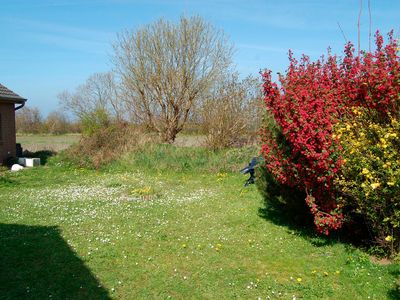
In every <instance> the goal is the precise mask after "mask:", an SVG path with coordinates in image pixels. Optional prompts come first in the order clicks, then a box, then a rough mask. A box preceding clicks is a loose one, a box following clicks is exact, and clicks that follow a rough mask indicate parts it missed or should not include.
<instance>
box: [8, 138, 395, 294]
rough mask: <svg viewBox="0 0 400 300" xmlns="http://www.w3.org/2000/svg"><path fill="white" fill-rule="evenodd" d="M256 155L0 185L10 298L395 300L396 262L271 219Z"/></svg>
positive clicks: (126, 162) (141, 157) (155, 157)
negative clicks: (250, 165)
mask: <svg viewBox="0 0 400 300" xmlns="http://www.w3.org/2000/svg"><path fill="white" fill-rule="evenodd" d="M254 151H255V150H254V149H247V150H245V151H244V152H241V151H237V150H236V151H233V150H231V151H227V152H219V153H214V152H207V151H206V150H202V149H199V148H176V147H174V146H170V145H163V146H157V147H151V148H148V149H147V151H146V152H144V151H143V152H139V153H137V154H136V155H133V154H131V155H126V156H125V157H124V158H123V159H122V160H121V161H119V162H116V163H114V164H112V165H110V166H108V167H107V168H104V169H102V170H98V171H94V170H87V169H76V168H73V167H71V166H68V165H67V164H65V163H64V162H63V161H62V160H60V159H57V157H56V158H55V159H53V160H52V161H51V162H50V165H47V166H44V167H39V168H35V169H29V170H24V171H22V172H18V173H13V174H7V179H6V180H4V181H0V223H1V225H0V251H1V253H2V255H1V258H0V270H1V273H0V295H2V296H1V298H2V299H20V298H31V299H44V298H49V297H51V298H52V299H66V298H68V299H111V298H112V299H232V298H244V299H258V298H261V299H268V297H269V298H271V299H275V298H281V299H294V298H296V299H301V298H303V299H368V298H370V299H399V292H398V290H396V286H395V282H396V280H397V279H398V277H399V274H400V266H399V265H398V264H391V265H386V266H383V265H377V264H375V263H373V262H371V260H370V258H369V256H368V255H367V254H366V253H364V252H362V251H360V250H357V249H355V248H353V247H351V246H349V245H347V244H345V243H341V242H340V241H339V240H338V239H332V240H331V239H327V238H324V237H320V236H317V235H315V234H314V233H313V232H312V231H311V230H309V229H306V228H293V227H292V226H290V225H289V224H285V223H284V222H278V221H277V220H276V219H274V218H270V217H269V216H268V214H265V210H264V207H263V199H262V197H261V196H260V194H259V193H258V192H257V190H256V188H255V186H251V187H249V188H246V189H243V187H242V186H243V183H244V182H245V179H246V178H245V177H244V176H241V175H240V174H238V172H236V171H235V172H233V171H234V170H236V169H237V168H239V167H240V166H242V165H243V164H244V162H245V161H246V160H247V159H248V158H249V157H251V155H252V154H254Z"/></svg>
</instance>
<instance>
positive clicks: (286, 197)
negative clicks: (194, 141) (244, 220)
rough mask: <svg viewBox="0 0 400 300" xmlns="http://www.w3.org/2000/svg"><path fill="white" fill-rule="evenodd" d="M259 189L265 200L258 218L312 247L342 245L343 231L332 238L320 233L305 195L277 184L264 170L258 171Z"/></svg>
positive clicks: (261, 168)
mask: <svg viewBox="0 0 400 300" xmlns="http://www.w3.org/2000/svg"><path fill="white" fill-rule="evenodd" d="M256 176H257V178H256V186H257V189H258V191H259V192H260V193H261V195H262V197H263V199H264V207H262V208H259V210H258V215H259V216H260V217H261V218H263V219H265V220H267V221H270V222H272V223H274V224H276V225H279V226H282V227H286V228H287V230H288V231H289V232H291V233H296V234H297V235H299V236H301V237H302V238H304V239H305V240H307V241H308V242H310V243H311V244H312V245H314V246H316V247H323V246H328V245H333V244H336V243H339V242H341V238H342V237H341V235H340V232H333V233H331V234H330V235H329V236H324V235H320V234H317V233H316V232H315V226H314V223H313V217H312V215H311V213H310V212H309V209H308V207H307V205H306V203H305V201H304V199H305V198H306V194H305V193H304V192H302V191H299V190H296V189H294V188H291V187H289V186H285V185H282V184H280V183H278V182H277V181H276V180H275V179H274V177H273V176H272V174H270V173H269V172H267V171H266V169H265V167H259V168H257V169H256Z"/></svg>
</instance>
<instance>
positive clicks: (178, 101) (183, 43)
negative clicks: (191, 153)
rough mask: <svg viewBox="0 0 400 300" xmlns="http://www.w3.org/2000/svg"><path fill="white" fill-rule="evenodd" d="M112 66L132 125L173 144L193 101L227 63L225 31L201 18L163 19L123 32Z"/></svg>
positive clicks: (220, 72)
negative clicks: (146, 128)
mask: <svg viewBox="0 0 400 300" xmlns="http://www.w3.org/2000/svg"><path fill="white" fill-rule="evenodd" d="M114 53H115V54H114V57H113V62H114V65H115V70H116V72H117V74H118V75H119V76H120V78H121V84H122V86H123V88H124V91H125V99H126V103H127V104H128V106H129V109H130V111H131V113H132V114H133V116H134V118H135V122H138V123H143V124H146V125H147V126H148V127H150V128H151V129H152V130H155V131H157V132H158V133H159V134H160V135H161V137H162V139H163V140H164V141H166V142H169V143H172V142H173V141H174V140H175V137H176V135H177V134H178V133H179V132H180V131H181V130H182V129H183V127H184V125H185V123H186V121H187V120H188V118H189V115H190V112H191V109H192V107H193V105H194V104H195V102H196V101H198V99H199V98H201V97H202V96H203V95H204V93H206V92H207V91H208V90H209V89H210V87H212V85H213V84H214V83H215V82H216V81H217V79H218V78H219V77H220V75H221V74H222V73H223V72H225V70H226V68H227V67H228V66H229V65H230V63H231V57H232V46H231V45H230V44H228V42H227V39H226V37H225V35H224V34H223V32H221V31H218V30H216V29H215V28H214V27H213V26H211V25H210V24H209V23H207V22H205V21H204V20H203V19H202V18H200V17H191V18H186V17H181V19H180V22H179V23H178V24H173V23H170V22H168V21H164V20H163V19H160V20H158V21H157V22H155V23H153V24H151V25H148V26H145V27H144V28H142V29H139V30H137V31H125V32H123V33H122V34H120V35H119V36H118V39H117V42H116V43H115V44H114Z"/></svg>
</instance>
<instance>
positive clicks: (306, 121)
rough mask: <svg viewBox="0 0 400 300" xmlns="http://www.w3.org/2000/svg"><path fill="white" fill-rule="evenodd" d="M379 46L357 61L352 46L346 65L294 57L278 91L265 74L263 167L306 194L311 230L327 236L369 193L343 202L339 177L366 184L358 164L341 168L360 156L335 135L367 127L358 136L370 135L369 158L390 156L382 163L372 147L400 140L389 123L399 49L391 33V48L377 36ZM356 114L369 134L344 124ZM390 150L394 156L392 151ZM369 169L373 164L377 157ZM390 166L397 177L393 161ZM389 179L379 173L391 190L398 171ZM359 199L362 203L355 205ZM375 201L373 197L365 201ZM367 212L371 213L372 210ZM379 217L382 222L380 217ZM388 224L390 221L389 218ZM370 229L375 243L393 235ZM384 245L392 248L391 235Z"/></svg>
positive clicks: (398, 104) (399, 104)
mask: <svg viewBox="0 0 400 300" xmlns="http://www.w3.org/2000/svg"><path fill="white" fill-rule="evenodd" d="M376 46H377V48H376V51H375V52H374V53H363V54H362V55H359V56H355V55H354V47H353V46H352V45H351V44H350V43H349V44H347V45H346V47H345V56H344V58H343V59H338V58H337V57H336V56H332V55H331V54H329V55H328V57H327V58H326V59H324V58H321V59H320V60H317V61H316V62H311V61H310V59H309V58H308V57H307V56H303V57H302V58H301V60H300V61H297V60H296V59H295V58H294V57H293V55H292V53H291V52H290V53H289V61H290V64H289V68H288V70H287V72H286V74H285V75H280V76H279V82H280V85H279V86H278V84H277V83H275V82H273V81H272V78H271V71H268V70H266V71H265V72H264V73H263V79H264V85H263V87H264V94H265V103H266V106H267V109H268V113H269V116H270V118H269V119H268V118H267V120H266V122H265V123H266V125H265V129H264V130H263V146H262V153H263V155H264V157H265V160H266V168H267V170H268V172H270V173H271V174H272V175H273V177H274V178H275V180H276V181H277V182H279V183H280V184H282V185H287V186H289V187H294V188H296V189H299V190H302V191H304V192H305V193H306V195H307V196H306V199H305V201H306V203H307V205H308V207H309V209H310V211H311V213H312V214H313V215H314V223H315V225H316V227H317V229H318V231H319V232H322V233H325V234H329V231H330V230H334V229H338V228H340V227H341V226H342V225H343V222H344V221H345V216H344V214H343V213H342V209H343V206H346V207H345V208H344V209H345V210H346V211H347V212H349V211H352V209H351V208H355V207H358V208H360V205H361V202H363V199H364V198H365V196H366V192H367V190H365V189H364V188H363V187H362V188H360V189H361V190H358V191H359V192H360V193H361V195H356V194H354V195H353V196H352V197H348V198H347V199H346V201H344V200H343V198H344V197H343V195H344V194H345V191H344V190H343V189H346V187H345V185H340V184H337V178H342V180H343V181H347V182H348V183H349V184H350V182H352V181H353V182H358V180H361V179H359V177H358V176H359V174H358V173H357V172H358V171H359V170H358V169H357V168H360V166H361V165H360V164H361V162H360V163H359V164H358V166H357V167H356V166H353V167H350V169H349V168H348V167H347V166H348V165H349V164H347V163H346V164H345V165H343V162H344V159H347V160H349V159H350V160H353V159H354V160H356V161H357V159H360V158H361V156H362V154H359V153H355V148H354V145H353V144H352V142H351V140H348V139H351V137H350V136H347V137H346V139H344V140H341V139H340V138H338V136H337V133H338V132H336V133H335V130H339V131H340V130H343V128H346V130H347V129H348V127H349V128H350V129H351V126H356V128H360V127H362V129H361V131H360V133H361V132H363V133H364V134H365V135H366V136H368V138H367V139H366V140H365V143H364V146H365V147H367V149H368V151H370V152H368V153H365V155H366V157H368V155H373V154H374V155H376V156H377V157H379V159H380V160H381V161H385V160H386V158H384V156H385V155H386V154H385V151H383V152H382V153H380V154H379V155H380V156H379V155H378V154H377V150H374V149H375V148H376V147H378V146H377V145H376V144H374V142H377V141H378V142H379V143H381V145H384V146H386V147H388V146H389V144H388V143H389V141H387V144H382V143H383V142H382V141H381V140H380V138H384V139H385V136H386V135H387V134H389V136H388V137H391V136H392V137H393V135H391V134H398V133H395V131H396V130H398V129H396V128H397V127H396V128H395V127H393V126H394V125H393V123H392V122H393V119H394V120H395V121H397V120H398V118H399V108H400V101H399V95H400V84H399V83H400V67H399V57H398V56H397V52H396V51H397V44H396V41H395V40H394V39H393V38H392V33H390V34H389V42H388V44H387V45H386V46H385V47H383V38H382V36H381V35H380V34H379V32H377V34H376ZM352 109H356V110H355V111H358V110H357V109H360V111H362V110H365V111H367V112H368V117H367V118H369V120H370V121H371V122H372V123H371V124H372V127H371V128H370V127H369V125H370V124H366V123H365V122H364V123H363V122H361V120H359V121H357V120H356V121H355V125H354V124H353V125H350V124H346V123H345V122H349V121H351V118H352V117H354V113H353V112H352ZM374 124H375V125H374ZM343 126H344V127H343ZM374 126H376V127H374ZM390 126H392V127H390ZM354 130H355V128H354ZM379 134H383V136H379ZM374 137H375V138H374ZM378 137H379V138H378ZM376 138H378V140H376ZM353 142H354V141H353ZM391 143H392V144H391V146H392V145H393V146H394V144H393V141H392V140H391ZM346 147H347V148H346ZM374 147H375V148H374ZM382 147H383V146H382ZM342 148H344V149H342ZM346 149H347V150H346ZM352 150H353V151H352ZM346 151H348V152H346ZM388 151H389V149H386V152H387V153H388ZM393 151H397V150H396V149H395V148H393ZM393 153H395V152H393ZM357 157H358V158H357ZM369 163H373V159H372V157H371V159H370V160H369ZM391 163H392V165H391V166H393V167H394V168H396V170H397V168H398V167H397V166H395V164H394V162H391ZM386 166H387V164H386ZM379 167H380V165H379V164H376V165H374V168H371V170H372V169H374V170H376V171H378V170H379ZM382 167H383V164H382ZM351 168H355V169H354V170H353V169H351ZM363 168H364V167H363ZM342 170H343V171H342ZM371 170H369V171H371ZM379 172H380V171H379ZM385 172H386V171H385ZM391 172H392V173H390V174H389V173H388V174H386V173H385V174H386V175H383V174H382V176H383V177H382V180H386V181H385V182H390V183H392V181H388V180H391V179H390V178H387V176H389V175H390V176H394V175H393V172H397V171H394V169H393V170H392V171H391ZM383 173H384V172H383ZM340 176H341V177H340ZM360 184H361V182H360ZM365 184H366V183H365ZM371 184H372V185H371ZM379 187H380V186H379V185H377V184H374V183H370V185H369V187H368V188H373V189H374V190H376V191H378V190H379V189H378V188H379ZM386 188H387V189H388V191H387V193H388V195H393V194H396V193H397V192H396V190H395V188H394V186H391V185H387V187H386ZM376 191H375V192H376ZM354 193H357V191H354ZM385 193H386V192H385ZM370 195H372V194H368V195H367V197H369V196H370ZM360 196H363V197H364V198H361V199H360V198H357V200H355V198H356V197H360ZM389 198H390V197H389ZM350 199H351V200H350ZM393 199H394V200H393V201H394V202H395V203H397V204H396V205H394V206H393V211H392V212H390V214H391V215H393V216H395V215H396V216H397V214H398V210H399V209H398V207H397V206H398V197H397V198H393ZM372 200H373V199H372V198H371V199H370V200H368V201H372ZM387 200H388V198H387V199H386V200H383V199H380V201H381V204H382V203H383V202H385V204H384V206H385V207H386V205H388V204H389V203H386V201H387ZM382 201H383V202H382ZM364 202H365V201H364ZM366 205H367V202H365V203H363V207H364V208H365V206H366ZM382 205H383V204H382ZM378 206H379V205H377V207H371V208H370V209H371V211H373V210H379V207H378ZM362 213H363V214H366V213H367V211H366V210H364V211H363V212H362ZM374 214H375V216H378V215H379V216H380V214H381V213H380V212H374ZM346 217H350V215H346ZM364 217H366V216H364ZM378 219H379V218H378ZM378 219H377V220H378ZM384 219H385V220H387V221H386V222H388V221H389V220H391V217H389V219H386V217H385V218H384ZM369 225H370V226H374V227H375V228H374V231H375V232H379V235H377V233H375V235H374V236H375V237H376V238H377V237H378V236H383V235H385V234H388V233H387V230H386V229H385V230H386V231H385V230H384V229H382V227H381V226H377V224H376V226H375V225H374V224H372V223H371V222H370V223H369ZM385 238H386V240H390V241H393V239H392V238H391V235H387V236H386V237H385ZM392 244H393V243H392Z"/></svg>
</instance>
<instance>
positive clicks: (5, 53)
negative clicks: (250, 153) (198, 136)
mask: <svg viewBox="0 0 400 300" xmlns="http://www.w3.org/2000/svg"><path fill="white" fill-rule="evenodd" d="M370 2H371V13H372V28H373V31H375V30H376V29H379V30H380V31H381V32H383V33H387V32H388V31H389V30H391V29H393V30H394V31H395V35H396V36H398V35H399V31H400V17H399V15H400V1H396V0H370ZM359 8H360V1H359V0H331V1H325V0H297V1H296V0H292V1H289V0H279V1H278V0H264V1H261V0H257V1H256V0H248V1H244V0H243V1H233V0H232V1H228V0H215V1H211V0H170V1H169V0H164V1H162V0H149V1H145V0H2V1H1V10H0V36H1V46H0V83H2V84H4V85H5V86H7V87H9V88H10V89H12V90H14V91H15V92H17V93H18V94H20V95H21V96H24V97H26V98H28V100H29V102H28V105H29V106H36V107H38V108H39V109H40V110H41V111H42V112H43V114H44V115H46V114H47V113H49V112H50V111H53V110H56V109H57V108H58V99H57V94H58V93H60V92H61V91H63V90H65V89H68V90H73V89H74V88H75V87H76V86H77V85H79V84H81V83H83V82H84V81H85V80H86V78H87V77H88V76H90V75H91V74H93V73H96V72H105V71H108V70H110V69H111V68H112V65H111V63H110V57H111V55H112V47H111V44H112V42H113V41H115V38H116V34H117V33H118V32H121V31H122V30H124V29H135V28H139V27H141V26H143V25H145V24H148V23H151V22H153V21H155V20H157V19H158V18H160V17H164V18H165V19H168V20H173V21H176V20H178V19H179V17H180V16H181V15H182V14H185V15H188V16H190V15H200V16H202V17H203V18H204V19H206V20H207V21H209V22H211V23H212V24H213V25H214V26H215V27H217V28H220V29H222V30H223V31H224V32H225V33H226V34H227V35H228V36H229V38H230V41H231V42H233V44H234V46H235V49H236V51H235V55H234V63H235V65H236V68H237V70H238V71H239V72H240V73H241V74H242V75H243V76H245V75H247V74H253V75H257V74H258V72H259V70H260V69H264V68H269V69H271V70H273V72H283V71H284V70H285V68H286V67H287V52H288V49H292V50H293V51H294V53H295V55H296V56H300V55H301V54H302V53H305V54H308V55H310V56H311V57H312V58H317V57H319V56H320V55H321V54H323V53H326V49H327V47H331V48H332V51H333V52H334V53H341V52H342V49H343V45H344V43H345V40H344V37H343V35H342V33H341V31H340V29H339V26H338V23H339V24H340V26H341V28H342V29H343V32H344V34H345V36H346V38H347V39H348V40H351V41H353V42H354V43H355V44H356V43H357V20H358V13H359ZM368 24H369V18H368V1H367V0H364V1H363V10H362V17H361V45H362V48H364V49H368V30H369V26H368Z"/></svg>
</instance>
